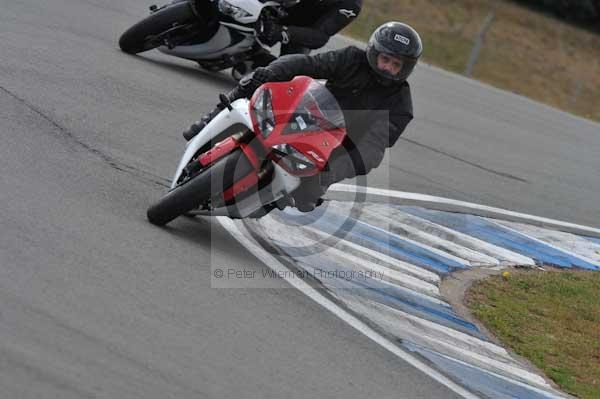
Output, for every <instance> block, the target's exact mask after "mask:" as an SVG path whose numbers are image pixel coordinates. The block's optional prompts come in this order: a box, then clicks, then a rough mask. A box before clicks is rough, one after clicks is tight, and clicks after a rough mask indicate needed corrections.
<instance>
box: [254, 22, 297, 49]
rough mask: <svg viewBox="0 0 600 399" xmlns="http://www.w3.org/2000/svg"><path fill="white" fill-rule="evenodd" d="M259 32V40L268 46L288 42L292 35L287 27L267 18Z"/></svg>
mask: <svg viewBox="0 0 600 399" xmlns="http://www.w3.org/2000/svg"><path fill="white" fill-rule="evenodd" d="M257 33H258V40H260V41H261V42H262V43H264V44H266V45H267V46H273V45H275V43H277V42H281V43H283V44H287V43H289V42H290V36H289V34H288V31H287V28H286V27H285V26H281V25H279V24H276V23H275V22H273V21H271V20H269V19H265V20H263V21H262V23H261V25H260V29H259V31H258V32H257Z"/></svg>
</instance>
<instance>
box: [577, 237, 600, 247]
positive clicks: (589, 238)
mask: <svg viewBox="0 0 600 399" xmlns="http://www.w3.org/2000/svg"><path fill="white" fill-rule="evenodd" d="M581 238H585V239H586V240H588V241H591V242H593V243H594V244H598V245H600V238H596V237H587V236H581Z"/></svg>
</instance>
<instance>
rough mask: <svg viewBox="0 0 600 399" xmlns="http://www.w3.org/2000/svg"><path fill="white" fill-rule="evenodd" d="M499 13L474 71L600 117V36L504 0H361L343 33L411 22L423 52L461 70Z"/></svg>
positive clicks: (360, 35)
mask: <svg viewBox="0 0 600 399" xmlns="http://www.w3.org/2000/svg"><path fill="white" fill-rule="evenodd" d="M492 10H493V12H494V15H495V18H494V22H493V24H492V26H491V29H490V30H489V31H488V33H487V35H486V37H485V42H484V46H483V49H482V52H481V54H480V56H479V59H478V61H477V63H476V65H475V68H474V70H473V76H472V77H473V78H475V79H478V80H481V81H484V82H487V83H489V84H492V85H494V86H496V87H499V88H502V89H505V90H509V91H512V92H514V93H517V94H521V95H525V96H527V97H530V98H533V99H535V100H537V101H540V102H543V103H546V104H548V105H551V106H554V107H557V108H560V109H563V110H565V111H568V112H572V113H575V114H578V115H580V116H583V117H587V118H590V119H595V120H597V121H600V35H597V34H594V33H593V32H589V31H586V30H584V29H581V28H577V27H574V26H571V25H569V24H567V23H565V22H562V21H559V20H557V19H555V18H552V17H550V16H548V15H544V14H539V13H537V12H535V11H532V10H530V9H528V8H524V7H522V6H520V5H518V4H514V3H512V2H510V1H501V0H453V1H450V0H364V5H363V9H362V12H361V13H360V15H359V17H358V18H357V20H356V21H355V22H353V23H352V24H350V25H349V26H348V27H347V28H346V30H345V31H344V33H346V34H348V35H350V36H353V37H355V38H357V39H361V40H366V39H368V37H369V35H370V33H371V32H372V31H373V30H374V29H375V28H376V27H377V26H379V25H380V24H382V23H384V22H386V21H390V20H399V21H403V22H406V23H408V24H410V25H412V26H413V27H414V28H416V29H417V31H418V32H419V33H420V34H421V38H422V39H423V43H424V53H423V58H424V60H425V61H426V62H428V63H431V64H434V65H437V66H440V67H441V68H444V69H447V70H450V71H453V72H457V73H464V71H465V68H466V66H467V62H468V60H469V56H470V53H471V49H472V48H473V45H474V43H475V38H476V37H477V36H478V33H479V31H480V29H481V27H482V25H483V24H484V20H485V19H486V17H487V15H488V14H489V13H490V12H492Z"/></svg>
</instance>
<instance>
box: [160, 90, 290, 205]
mask: <svg viewBox="0 0 600 399" xmlns="http://www.w3.org/2000/svg"><path fill="white" fill-rule="evenodd" d="M249 103H250V101H249V100H247V99H245V98H242V99H239V100H236V101H234V102H232V103H231V106H232V108H233V109H232V110H231V111H229V110H228V109H224V110H223V111H221V112H220V113H219V114H218V115H217V116H215V117H214V119H213V120H212V121H210V123H209V124H208V125H206V127H205V128H204V129H202V131H201V132H200V133H198V134H197V135H196V136H195V137H194V138H193V139H191V140H190V141H189V142H188V144H187V146H186V149H185V152H184V154H183V156H182V157H181V160H180V161H179V166H177V171H176V172H175V175H174V176H173V181H172V182H171V189H173V188H174V187H175V186H176V185H177V181H178V179H179V176H180V175H181V172H182V171H183V168H185V166H186V165H187V164H188V163H189V162H190V161H191V159H192V158H193V157H194V155H196V153H197V152H198V150H199V149H200V148H201V147H202V146H203V145H204V144H206V143H208V142H209V141H210V140H211V139H213V138H214V137H216V136H218V135H219V134H220V133H221V132H223V131H224V130H225V129H227V128H229V127H230V126H232V125H235V124H242V125H244V126H246V127H247V128H248V129H250V130H252V120H251V119H250V113H249ZM274 166H275V170H274V175H273V181H272V182H271V184H269V185H268V186H266V187H264V188H263V189H262V190H260V193H272V197H273V198H274V199H278V198H281V197H282V196H283V194H284V193H292V192H293V191H294V190H295V189H296V188H298V186H299V185H300V178H298V177H296V176H293V175H290V174H289V173H287V172H286V171H285V170H284V169H283V168H281V167H280V166H279V165H277V164H274ZM262 205H265V204H262V203H261V200H260V195H259V194H258V193H255V194H254V195H252V196H249V197H247V198H244V199H243V200H242V201H240V202H239V203H237V204H236V208H237V213H238V214H237V215H236V216H241V217H246V216H248V215H250V214H252V213H253V212H254V211H256V210H258V209H260V208H261V207H262ZM206 214H211V215H215V216H219V215H221V216H228V215H229V211H228V210H227V209H226V208H218V209H215V210H214V211H212V212H206Z"/></svg>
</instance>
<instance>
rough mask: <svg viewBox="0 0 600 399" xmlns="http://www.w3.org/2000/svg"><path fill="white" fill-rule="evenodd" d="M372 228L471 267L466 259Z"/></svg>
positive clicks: (375, 227)
mask: <svg viewBox="0 0 600 399" xmlns="http://www.w3.org/2000/svg"><path fill="white" fill-rule="evenodd" d="M370 227H371V228H372V229H373V230H377V231H380V232H382V233H385V234H387V235H389V236H390V237H395V238H398V239H400V240H401V241H406V242H408V243H410V244H413V245H415V246H417V247H420V248H423V249H425V250H427V251H429V252H432V253H434V254H436V255H438V256H441V257H442V258H446V259H449V260H453V261H454V262H457V263H460V264H461V265H463V266H465V267H471V262H469V261H468V260H466V259H463V258H459V257H458V256H454V255H451V254H449V253H447V252H444V251H441V250H439V249H437V248H433V247H430V246H428V245H424V244H421V243H419V242H417V241H414V240H411V239H410V238H406V237H400V236H398V235H397V234H393V233H390V232H389V231H386V230H384V229H382V228H381V227H377V226H374V225H370Z"/></svg>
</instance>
